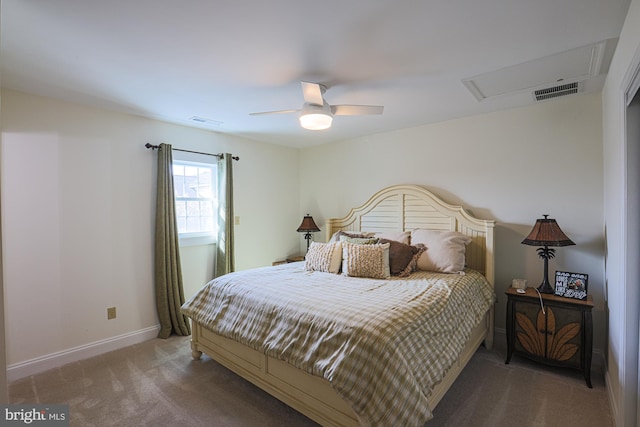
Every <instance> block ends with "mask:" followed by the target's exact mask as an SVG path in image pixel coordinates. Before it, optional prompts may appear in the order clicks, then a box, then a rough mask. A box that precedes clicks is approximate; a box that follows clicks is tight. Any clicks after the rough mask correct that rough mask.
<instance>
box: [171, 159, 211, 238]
mask: <svg viewBox="0 0 640 427" xmlns="http://www.w3.org/2000/svg"><path fill="white" fill-rule="evenodd" d="M173 185H174V192H175V198H176V220H177V224H178V235H179V237H180V239H181V240H182V239H184V238H193V237H197V238H203V237H204V238H207V239H206V240H207V241H202V243H212V242H213V238H214V236H215V235H216V233H217V232H218V230H217V228H218V224H217V221H216V220H215V217H214V213H215V212H216V209H217V205H218V200H217V183H216V165H215V164H210V163H196V162H188V161H183V160H174V161H173ZM200 240H201V239H200ZM192 243H193V242H192Z"/></svg>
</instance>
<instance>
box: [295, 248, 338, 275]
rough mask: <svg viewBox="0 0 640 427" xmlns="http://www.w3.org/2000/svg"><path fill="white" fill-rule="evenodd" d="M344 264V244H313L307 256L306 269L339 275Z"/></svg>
mask: <svg viewBox="0 0 640 427" xmlns="http://www.w3.org/2000/svg"><path fill="white" fill-rule="evenodd" d="M341 263H342V243H340V242H336V243H319V242H311V245H310V246H309V251H308V252H307V255H306V256H305V260H304V269H305V270H307V271H323V272H326V273H333V274H338V273H339V272H340V265H341Z"/></svg>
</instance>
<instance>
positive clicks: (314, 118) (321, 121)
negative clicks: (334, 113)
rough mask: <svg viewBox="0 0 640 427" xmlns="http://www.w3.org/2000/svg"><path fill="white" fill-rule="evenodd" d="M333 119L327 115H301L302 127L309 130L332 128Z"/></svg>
mask: <svg viewBox="0 0 640 427" xmlns="http://www.w3.org/2000/svg"><path fill="white" fill-rule="evenodd" d="M331 122H333V117H331V115H330V114H326V113H322V112H319V113H306V114H305V113H303V114H301V115H300V126H302V127H303V128H305V129H308V130H324V129H329V128H330V127H331Z"/></svg>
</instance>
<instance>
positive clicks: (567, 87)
mask: <svg viewBox="0 0 640 427" xmlns="http://www.w3.org/2000/svg"><path fill="white" fill-rule="evenodd" d="M580 92H582V82H574V83H567V84H563V85H559V86H553V87H547V88H544V89H539V90H536V91H534V92H533V97H534V98H535V100H536V101H545V100H547V99H553V98H558V97H561V96H566V95H573V94H575V93H580Z"/></svg>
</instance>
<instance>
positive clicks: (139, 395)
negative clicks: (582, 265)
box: [9, 337, 613, 427]
mask: <svg viewBox="0 0 640 427" xmlns="http://www.w3.org/2000/svg"><path fill="white" fill-rule="evenodd" d="M592 376H593V378H592V381H593V389H589V388H587V386H586V384H585V383H584V380H583V378H582V376H581V375H580V373H578V372H577V371H576V372H574V371H566V370H558V369H554V368H548V367H544V366H540V365H537V364H534V363H531V362H528V361H526V360H524V359H522V358H518V357H517V356H514V358H513V359H512V361H511V363H510V364H509V365H505V364H504V354H503V352H502V351H500V350H494V351H491V352H490V351H487V350H485V349H484V348H481V349H480V350H478V352H477V353H476V355H475V356H474V357H473V359H472V360H471V362H470V363H469V365H468V366H467V368H465V370H464V371H463V373H462V374H461V376H460V378H459V379H458V380H457V381H456V383H455V384H454V385H453V387H452V388H451V390H450V391H449V392H448V393H447V395H446V396H445V397H444V399H443V400H442V401H441V403H440V405H438V407H437V408H436V410H435V413H434V415H435V416H434V419H433V420H432V421H431V422H429V423H428V424H427V426H428V427H435V426H456V427H457V426H487V427H488V426H491V427H496V426H510V427H511V426H519V427H525V426H545V427H548V426H563V427H565V426H598V427H607V426H612V425H613V423H612V420H611V415H610V407H609V403H608V400H607V395H606V391H605V387H604V382H603V380H602V378H601V375H598V374H595V373H594V374H593V375H592ZM9 395H10V401H11V403H42V404H52V403H67V404H69V408H70V410H69V413H70V418H71V425H72V426H97V427H103V426H154V427H155V426H171V427H178V426H185V427H196V426H216V427H218V426H220V427H224V426H316V424H315V423H314V422H312V421H311V420H309V419H307V418H306V417H304V416H302V415H300V414H299V413H297V412H296V411H294V410H292V409H290V408H289V407H287V406H286V405H284V404H282V403H280V402H279V401H278V400H276V399H274V398H272V397H271V396H269V395H267V394H266V393H264V392H262V391H261V390H259V389H258V388H256V387H254V386H253V385H252V384H250V383H248V382H246V381H244V380H242V379H241V378H239V377H238V376H236V375H234V374H233V373H231V372H230V371H228V370H227V369H225V368H224V367H222V366H221V365H219V364H217V363H216V362H214V361H213V360H211V359H209V358H208V357H206V356H203V358H202V360H200V361H193V360H192V359H191V351H190V348H189V339H188V338H185V337H172V338H169V339H168V340H160V339H155V340H151V341H148V342H145V343H141V344H137V345H133V346H130V347H127V348H123V349H120V350H116V351H113V352H110V353H107V354H104V355H100V356H97V357H94V358H91V359H87V360H83V361H80V362H76V363H72V364H69V365H66V366H63V367H61V368H57V369H53V370H51V371H48V372H45V373H42V374H39V375H34V376H32V377H29V378H24V379H21V380H19V381H16V382H14V383H12V384H10V386H9Z"/></svg>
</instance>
